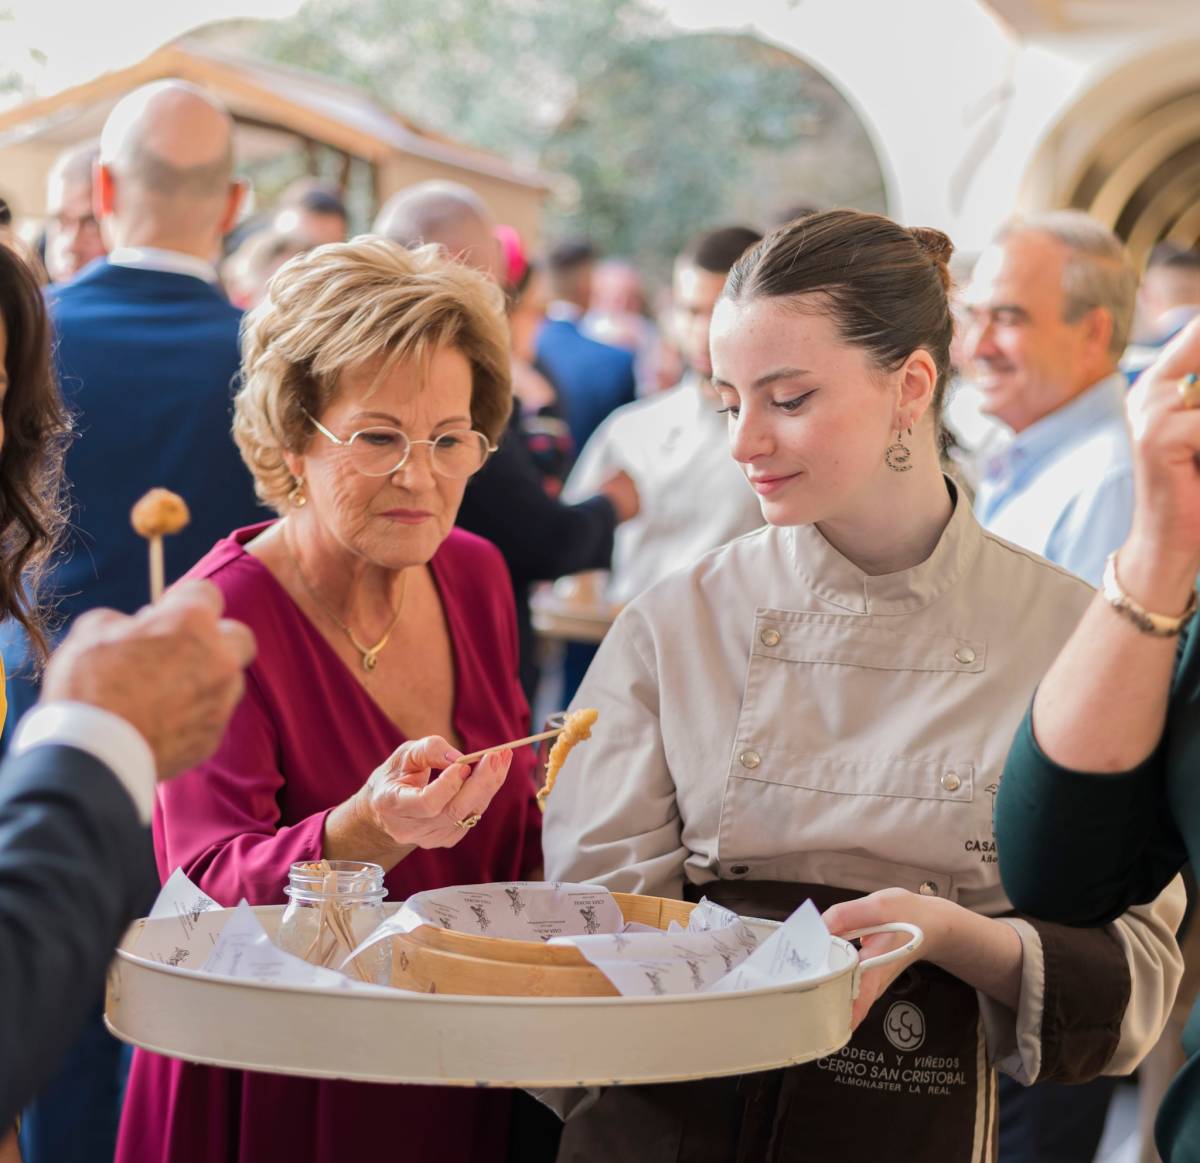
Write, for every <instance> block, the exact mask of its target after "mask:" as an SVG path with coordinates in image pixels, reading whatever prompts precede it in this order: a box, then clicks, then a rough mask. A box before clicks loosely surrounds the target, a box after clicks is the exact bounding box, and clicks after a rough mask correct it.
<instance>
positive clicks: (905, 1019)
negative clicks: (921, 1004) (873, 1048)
mask: <svg viewBox="0 0 1200 1163" xmlns="http://www.w3.org/2000/svg"><path fill="white" fill-rule="evenodd" d="M883 1032H884V1034H885V1035H886V1037H887V1040H888V1041H889V1042H891V1044H892V1045H893V1046H895V1047H896V1049H897V1050H904V1051H906V1052H908V1051H912V1050H918V1049H920V1047H921V1043H922V1042H924V1041H925V1015H924V1014H923V1013H921V1011H920V1010H919V1009H917V1007H916V1006H915V1005H913V1004H912V1002H907V1001H897V1002H893V1003H892V1005H891V1008H890V1009H889V1010H888V1012H887V1016H886V1017H885V1018H884V1019H883Z"/></svg>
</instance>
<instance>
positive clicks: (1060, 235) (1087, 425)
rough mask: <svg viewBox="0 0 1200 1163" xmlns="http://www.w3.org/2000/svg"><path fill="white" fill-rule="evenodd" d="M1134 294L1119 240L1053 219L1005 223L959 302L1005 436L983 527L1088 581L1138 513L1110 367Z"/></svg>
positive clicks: (984, 503) (1065, 217) (1119, 385)
mask: <svg viewBox="0 0 1200 1163" xmlns="http://www.w3.org/2000/svg"><path fill="white" fill-rule="evenodd" d="M1136 290H1137V276H1136V274H1135V272H1134V269H1133V266H1132V264H1131V263H1130V261H1129V258H1128V256H1127V255H1126V253H1125V249H1124V247H1123V246H1122V245H1121V242H1120V240H1119V239H1118V238H1117V237H1116V235H1114V234H1113V233H1112V232H1111V231H1109V230H1108V229H1106V228H1105V227H1103V226H1101V225H1100V223H1098V222H1096V221H1095V220H1094V219H1091V218H1089V217H1088V216H1087V215H1086V214H1083V213H1082V212H1080V211H1075V210H1061V211H1055V212H1053V213H1049V214H1042V215H1038V216H1037V217H1031V218H1026V219H1021V220H1016V221H1014V222H1012V223H1010V224H1009V225H1007V226H1006V227H1005V228H1004V229H1003V230H1002V231H1001V233H1000V234H999V235H998V236H997V238H996V239H995V241H994V242H993V243H992V245H991V246H989V247H988V249H987V250H985V251H984V252H983V254H982V255H981V256H980V259H979V262H978V264H977V265H976V268H975V272H974V275H973V277H972V279H971V284H970V286H969V287H968V289H967V292H966V295H965V302H966V307H967V311H968V319H969V322H968V327H967V332H966V335H965V336H964V341H965V342H964V348H965V353H966V356H967V359H968V361H969V363H970V373H971V377H972V379H973V380H974V381H975V382H976V384H977V386H978V387H979V389H980V390H981V392H982V396H983V411H984V412H985V413H987V414H989V415H991V416H994V417H995V418H996V419H997V420H999V421H1001V422H1002V423H1003V424H1004V425H1005V426H1006V427H1007V428H1008V429H1009V430H1010V431H1011V433H1012V436H1011V439H1009V440H1008V441H1006V442H1003V443H1002V445H1001V446H1000V447H999V448H997V449H996V450H995V451H994V452H992V453H991V454H990V455H988V456H985V458H984V460H983V463H982V466H981V467H982V475H981V479H980V482H979V489H978V492H977V494H976V497H975V509H976V513H977V514H978V516H979V520H980V522H981V523H982V524H983V526H984V527H985V528H986V529H988V530H989V531H990V532H993V533H995V534H997V535H998V536H1000V537H1003V538H1005V539H1006V540H1009V541H1012V542H1015V543H1016V544H1018V545H1021V546H1024V547H1025V548H1027V549H1032V550H1033V551H1034V552H1036V553H1040V554H1041V555H1042V556H1043V557H1046V558H1049V560H1050V561H1053V562H1055V563H1057V564H1058V565H1061V566H1063V567H1064V568H1065V569H1069V570H1070V571H1071V572H1072V573H1075V574H1078V575H1079V576H1080V577H1082V578H1084V579H1086V580H1087V581H1089V582H1091V583H1092V584H1093V585H1099V584H1100V579H1101V577H1102V575H1103V573H1104V563H1105V559H1106V558H1107V557H1108V555H1109V554H1110V553H1111V552H1112V551H1113V550H1115V549H1116V548H1117V547H1118V546H1119V545H1120V544H1121V542H1122V541H1123V540H1124V539H1125V535H1126V533H1127V532H1128V531H1129V525H1130V522H1131V520H1132V517H1133V468H1132V457H1131V449H1130V441H1129V434H1128V431H1127V428H1126V424H1125V383H1126V381H1125V377H1124V376H1123V375H1122V374H1121V373H1120V371H1119V369H1118V366H1117V361H1118V360H1119V359H1120V357H1121V353H1122V351H1123V350H1124V348H1125V344H1126V342H1127V341H1128V338H1129V329H1130V326H1131V325H1132V322H1133V307H1134V296H1135V294H1136Z"/></svg>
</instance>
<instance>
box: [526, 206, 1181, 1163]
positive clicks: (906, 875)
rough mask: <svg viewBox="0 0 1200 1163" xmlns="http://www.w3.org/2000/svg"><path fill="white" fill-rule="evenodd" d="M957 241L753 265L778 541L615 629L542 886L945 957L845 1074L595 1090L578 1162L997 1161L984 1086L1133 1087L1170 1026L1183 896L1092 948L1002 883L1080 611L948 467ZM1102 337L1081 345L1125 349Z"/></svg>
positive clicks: (899, 999)
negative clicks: (1014, 757)
mask: <svg viewBox="0 0 1200 1163" xmlns="http://www.w3.org/2000/svg"><path fill="white" fill-rule="evenodd" d="M951 249H952V247H951V243H950V240H949V239H948V238H947V237H946V236H945V235H944V234H942V233H940V232H939V231H936V230H926V229H907V228H905V227H902V226H899V225H898V224H896V223H894V222H892V221H891V220H889V219H887V218H884V217H881V216H878V215H872V214H862V213H858V212H855V211H849V210H838V211H831V212H828V213H823V214H817V215H813V216H811V217H808V218H805V219H802V220H800V221H797V222H794V223H790V224H788V225H787V226H784V227H782V228H781V229H780V230H778V231H776V232H775V233H774V234H772V235H770V236H768V237H767V238H766V239H764V240H763V242H762V243H760V244H759V245H758V246H757V247H755V248H754V249H753V250H751V251H750V252H748V253H747V254H746V255H745V256H744V257H743V258H742V260H741V261H740V262H739V263H738V264H737V266H735V267H734V269H733V270H732V271H731V273H730V275H729V279H728V281H727V283H726V285H725V290H724V293H723V296H722V298H721V300H720V302H719V303H718V305H717V308H716V311H715V313H714V316H713V323H712V339H711V342H712V357H713V370H714V375H713V383H714V386H715V387H716V388H717V389H718V391H719V393H720V397H721V405H720V406H721V408H722V411H724V413H725V415H726V418H727V421H728V425H729V442H730V450H731V453H732V455H733V457H734V459H735V460H736V461H737V462H738V464H739V465H740V466H741V468H742V470H743V472H744V474H745V476H746V478H747V481H748V484H747V486H746V487H748V488H753V489H754V490H755V491H756V492H757V493H758V494H759V498H760V501H761V504H762V509H763V514H764V516H765V518H766V520H767V522H768V524H767V525H766V526H765V527H764V528H763V529H761V530H759V531H756V532H754V533H750V534H747V535H746V536H744V537H742V538H739V539H738V540H736V541H733V542H731V543H729V544H728V545H726V546H724V547H722V548H721V549H718V550H716V551H714V552H712V553H710V554H708V555H706V556H705V557H703V558H701V559H700V560H699V561H698V562H696V564H695V565H693V566H691V567H690V568H688V569H685V570H683V571H681V572H679V573H676V574H674V575H673V576H671V577H669V578H667V579H666V580H665V581H663V582H661V583H660V584H659V585H657V586H655V587H653V588H652V589H651V590H649V591H648V592H647V593H645V594H644V595H642V596H641V597H639V598H638V599H637V600H635V601H634V602H633V603H631V604H630V606H628V607H627V608H626V610H625V611H624V612H623V613H622V615H621V616H620V618H619V619H618V620H617V622H616V623H615V624H614V626H613V629H612V631H611V632H610V633H609V635H608V636H607V638H606V639H605V641H604V643H603V645H602V646H601V649H600V652H599V654H598V655H597V657H596V660H595V662H594V663H593V664H592V667H591V669H590V671H589V672H588V675H587V678H586V679H585V681H584V683H583V686H582V687H581V689H580V691H579V694H578V697H577V700H576V703H577V705H579V706H589V707H596V708H598V709H599V712H600V716H599V721H598V723H597V725H596V727H595V730H594V741H593V742H590V743H589V744H588V745H587V746H586V747H581V748H579V749H578V750H577V751H576V752H575V753H574V754H573V755H572V757H571V762H570V764H569V765H568V767H567V770H566V771H565V772H564V774H563V776H562V778H561V779H560V780H559V781H558V784H557V786H556V788H555V791H554V794H553V795H552V796H551V797H550V800H549V802H548V806H547V812H546V819H545V833H544V848H545V855H546V873H547V877H548V878H552V879H562V880H574V881H593V882H595V881H598V882H601V883H604V884H606V885H608V886H609V887H610V888H612V889H617V890H623V891H628V892H638V893H649V894H655V895H660V896H668V897H681V896H686V897H689V898H691V899H699V897H700V896H701V895H706V896H708V897H709V898H710V899H716V900H719V901H721V902H722V903H724V904H726V905H728V906H730V907H732V908H735V909H737V910H738V911H740V912H743V913H746V914H749V915H755V916H775V917H782V916H786V915H787V914H788V913H790V912H791V911H792V909H794V908H795V907H797V906H798V905H799V904H800V903H802V902H803V901H804V900H805V899H806V898H809V897H811V898H812V899H813V900H815V901H816V903H817V904H818V906H820V907H821V908H822V909H824V910H826V912H825V919H826V922H827V924H828V925H829V927H830V929H831V930H832V931H833V932H835V933H838V932H848V931H850V930H852V929H856V928H859V927H862V926H867V925H873V924H876V923H878V922H881V921H895V920H903V921H911V922H913V923H915V924H917V925H919V926H920V927H921V928H922V929H923V930H924V932H925V942H924V944H923V946H922V947H921V949H920V951H919V953H917V954H915V955H914V957H913V958H911V959H909V961H907V962H901V963H898V964H897V963H893V964H891V965H889V966H887V967H886V968H883V969H880V970H877V971H874V972H872V973H871V974H868V975H867V977H866V978H865V979H864V982H863V987H862V992H861V994H860V997H859V999H858V1001H857V1003H856V1007H855V1020H856V1023H857V1029H856V1032H855V1035H854V1037H853V1039H852V1040H851V1042H850V1044H849V1045H848V1046H847V1047H846V1048H844V1049H843V1050H842V1051H840V1052H839V1053H838V1054H835V1055H832V1056H830V1057H828V1058H825V1059H822V1060H820V1061H818V1062H815V1063H810V1064H807V1065H803V1066H797V1067H793V1068H791V1069H788V1070H777V1071H769V1072H765V1073H761V1074H755V1075H747V1076H744V1077H742V1078H731V1079H712V1080H707V1081H703V1082H695V1083H676V1084H669V1085H662V1086H650V1087H617V1088H612V1089H609V1090H606V1091H603V1092H601V1093H600V1094H599V1095H592V1096H591V1097H590V1099H589V1100H588V1101H586V1102H583V1103H580V1104H579V1105H578V1106H576V1107H575V1108H574V1110H573V1111H572V1112H571V1113H570V1114H569V1115H568V1118H567V1122H566V1127H565V1133H564V1139H563V1147H562V1153H561V1154H560V1156H559V1159H560V1163H565V1161H571V1163H576V1161H585V1160H586V1161H591V1160H596V1161H600V1160H611V1159H613V1158H618V1157H620V1158H623V1159H626V1160H628V1161H636V1163H659V1161H663V1163H666V1161H668V1160H669V1161H670V1163H677V1161H679V1163H698V1161H701V1160H703V1161H708V1160H712V1161H713V1163H716V1161H718V1160H719V1161H722V1163H724V1161H727V1160H735V1159H736V1160H742V1159H745V1160H755V1161H756V1163H757V1161H759V1160H790V1159H799V1158H804V1159H812V1160H824V1159H833V1158H840V1159H858V1158H867V1157H869V1156H868V1152H870V1153H871V1155H872V1156H873V1155H874V1154H875V1153H877V1152H879V1151H881V1150H886V1148H887V1143H888V1142H889V1141H890V1142H891V1143H892V1144H893V1146H894V1147H895V1149H896V1150H897V1151H898V1152H899V1155H898V1157H903V1158H908V1159H922V1160H925V1159H930V1160H932V1159H937V1160H938V1161H939V1163H959V1161H962V1163H967V1161H971V1163H974V1161H981V1160H991V1159H993V1158H995V1142H996V1131H997V1125H998V1120H997V1111H996V1098H995V1095H996V1080H995V1069H996V1068H999V1069H1001V1070H1004V1071H1005V1072H1006V1073H1008V1074H1010V1075H1012V1076H1014V1077H1015V1078H1017V1079H1018V1080H1019V1081H1021V1082H1025V1083H1034V1082H1037V1081H1043V1080H1051V1079H1052V1080H1057V1081H1083V1080H1085V1079H1088V1078H1091V1077H1094V1076H1095V1075H1097V1074H1100V1073H1111V1074H1122V1073H1128V1072H1129V1071H1130V1070H1132V1069H1133V1068H1134V1066H1136V1064H1137V1062H1138V1061H1139V1060H1140V1058H1141V1057H1142V1056H1143V1055H1144V1054H1145V1053H1146V1052H1147V1051H1148V1050H1149V1049H1150V1048H1151V1046H1152V1045H1153V1044H1154V1041H1155V1039H1156V1037H1157V1035H1158V1032H1159V1030H1160V1028H1161V1026H1162V1024H1163V1022H1164V1021H1165V1019H1166V1016H1167V1014H1168V1011H1169V1009H1170V1005H1171V1001H1172V999H1173V997H1174V993H1175V989H1176V987H1177V984H1178V980H1179V975H1180V972H1181V960H1180V956H1179V951H1178V947H1177V945H1176V943H1175V938H1174V933H1175V928H1176V926H1177V924H1178V922H1179V920H1180V918H1181V916H1182V910H1183V904H1184V897H1183V890H1182V885H1181V884H1180V883H1178V882H1176V883H1175V884H1173V885H1172V886H1171V887H1170V888H1168V889H1167V891H1166V892H1164V893H1163V894H1162V896H1161V897H1159V898H1158V899H1157V900H1156V901H1154V902H1153V903H1152V904H1150V905H1146V906H1139V907H1135V908H1131V909H1130V910H1129V911H1128V912H1126V913H1124V914H1123V915H1122V916H1120V917H1119V918H1118V919H1117V920H1115V921H1114V922H1112V923H1111V924H1109V925H1108V926H1105V927H1103V928H1099V929H1092V930H1083V929H1073V928H1069V927H1066V926H1061V925H1053V924H1047V923H1044V922H1041V921H1034V920H1031V919H1029V918H1025V917H1020V916H1016V915H1014V914H1013V911H1012V909H1011V906H1010V904H1009V902H1008V901H1007V900H1006V899H1005V896H1004V891H1003V888H1002V886H1001V884H1000V877H999V874H998V868H997V864H996V854H995V837H994V834H993V831H992V810H993V804H994V800H995V793H996V790H997V786H998V781H999V778H1000V774H1001V771H1002V770H1003V766H1004V759H1005V756H1006V754H1007V752H1008V748H1009V744H1010V743H1011V741H1012V738H1013V735H1014V732H1015V731H1016V728H1017V726H1018V724H1019V723H1020V721H1021V718H1022V716H1023V714H1024V712H1025V709H1026V707H1027V706H1028V703H1029V699H1030V696H1031V694H1032V692H1033V690H1034V688H1035V686H1036V684H1037V682H1038V680H1039V678H1040V677H1041V676H1042V674H1043V673H1044V672H1045V671H1046V669H1047V668H1048V666H1049V664H1050V663H1051V662H1052V661H1053V659H1054V657H1055V656H1056V654H1057V653H1058V651H1059V649H1060V648H1061V647H1062V645H1063V644H1064V642H1065V641H1066V639H1067V638H1068V637H1069V635H1070V633H1071V631H1072V629H1073V628H1074V626H1075V624H1076V622H1077V621H1078V619H1079V617H1080V615H1081V614H1082V612H1083V610H1084V608H1085V606H1086V605H1087V604H1088V602H1089V600H1090V597H1091V593H1092V591H1091V588H1090V587H1089V586H1088V585H1087V584H1086V583H1084V582H1083V581H1080V580H1079V579H1077V578H1075V577H1073V576H1072V575H1070V574H1068V573H1066V572H1065V571H1064V570H1062V569H1059V568H1058V567H1056V566H1054V565H1051V564H1050V563H1048V562H1046V561H1044V560H1043V559H1041V558H1039V557H1037V556H1036V555H1034V554H1031V553H1029V552H1027V551H1025V550H1023V549H1020V548H1018V547H1016V546H1013V545H1010V544H1008V543H1007V542H1004V541H1001V540H1000V539H998V538H996V537H993V536H991V535H990V534H988V533H985V532H984V531H983V530H982V529H981V528H980V526H979V524H978V523H977V521H976V520H975V517H974V516H973V514H972V512H971V507H970V503H969V501H968V499H967V498H966V497H965V496H964V495H963V494H962V493H961V492H960V490H959V489H958V488H957V486H956V485H955V484H954V483H953V482H952V481H951V480H950V479H949V478H947V477H946V476H944V475H943V473H942V470H941V463H940V456H939V441H940V429H939V412H940V409H941V405H942V398H943V395H944V391H945V385H946V382H947V378H948V371H949V347H950V341H951V336H952V331H953V323H952V321H951V315H950V309H949V305H948V302H947V291H948V288H949V286H950V276H949V273H948V269H947V261H948V259H949V256H950V253H951ZM1089 314H1090V315H1091V316H1092V317H1091V318H1090V319H1089V320H1088V321H1087V325H1086V326H1084V327H1082V328H1080V329H1079V331H1078V335H1077V341H1078V342H1081V343H1085V342H1086V343H1101V344H1103V343H1106V342H1107V334H1106V332H1105V329H1104V321H1103V318H1102V317H1101V316H1102V309H1100V308H1097V309H1096V311H1095V312H1091V313H1089ZM1014 324H1015V325H1018V326H1019V320H1017V319H1014ZM1075 334H1076V333H1075V332H1072V335H1075ZM896 940H897V939H896V938H894V937H893V936H891V935H884V936H876V937H872V938H868V939H867V941H866V942H864V945H865V947H866V949H867V951H869V952H877V951H879V950H880V949H882V948H887V947H890V946H891V945H892V944H894V943H896ZM917 958H919V959H920V960H919V961H918V960H917Z"/></svg>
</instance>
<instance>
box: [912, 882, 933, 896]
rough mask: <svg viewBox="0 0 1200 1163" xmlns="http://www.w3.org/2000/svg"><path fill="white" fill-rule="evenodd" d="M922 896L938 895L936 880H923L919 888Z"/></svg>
mask: <svg viewBox="0 0 1200 1163" xmlns="http://www.w3.org/2000/svg"><path fill="white" fill-rule="evenodd" d="M917 891H918V892H919V893H920V894H921V895H922V896H937V894H938V886H937V881H936V880H923V881H921V887H920V888H919V889H918V890H917Z"/></svg>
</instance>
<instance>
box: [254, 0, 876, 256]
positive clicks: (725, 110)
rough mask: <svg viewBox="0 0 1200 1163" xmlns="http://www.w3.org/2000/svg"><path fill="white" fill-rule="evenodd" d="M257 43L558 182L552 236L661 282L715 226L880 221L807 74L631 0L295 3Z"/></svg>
mask: <svg viewBox="0 0 1200 1163" xmlns="http://www.w3.org/2000/svg"><path fill="white" fill-rule="evenodd" d="M254 47H255V49H256V51H258V52H260V53H262V54H263V55H265V56H267V57H268V58H271V59H274V60H277V61H280V62H282V63H287V64H292V65H297V66H301V67H304V68H307V69H311V70H314V71H316V72H319V73H323V74H326V75H329V76H334V77H338V78H341V79H343V80H347V81H350V82H352V83H354V84H357V85H359V86H362V87H364V88H366V89H367V90H369V91H370V92H372V93H373V94H374V95H375V96H377V97H378V98H379V99H380V100H382V101H383V102H385V103H386V104H388V105H390V106H391V107H393V108H395V109H396V110H398V111H400V112H401V113H402V114H404V115H406V116H408V117H411V118H412V119H413V120H414V121H416V122H417V123H418V124H420V125H421V126H422V127H424V128H427V129H430V130H433V131H435V132H440V133H444V134H447V135H450V136H453V137H455V138H457V139H459V140H462V141H464V142H468V143H470V144H473V145H477V146H480V147H482V148H485V149H489V150H493V151H495V152H498V153H501V154H504V155H506V156H509V157H511V158H514V159H516V160H520V161H524V162H528V163H534V164H537V165H540V166H541V167H543V168H544V169H546V170H547V171H550V172H552V173H558V174H562V175H565V176H566V178H567V182H566V184H565V186H564V192H563V193H561V194H560V196H559V197H558V198H556V199H555V201H554V203H553V205H552V206H551V208H550V218H551V223H550V224H551V229H552V231H553V232H554V233H556V234H563V233H567V232H570V233H579V234H586V235H588V236H589V237H591V238H592V239H594V240H595V241H596V242H597V243H598V244H599V245H600V246H601V247H602V248H603V249H605V250H607V251H609V252H610V253H621V254H627V255H634V256H637V257H638V259H639V260H640V261H642V262H644V263H646V264H647V265H649V266H651V267H653V268H657V269H658V270H660V271H661V270H662V269H663V267H664V265H665V263H666V262H667V261H669V258H670V256H671V255H672V254H673V253H674V252H675V251H676V250H677V248H678V247H679V245H680V244H681V243H682V242H683V241H684V240H685V239H686V238H687V237H688V236H689V235H690V234H692V233H694V232H695V230H697V229H698V228H702V227H704V226H707V225H711V224H713V223H714V222H716V221H718V220H723V221H728V220H732V219H744V220H749V221H750V222H751V223H754V222H757V223H758V224H760V225H763V224H766V223H767V221H768V220H769V219H770V218H771V217H772V216H773V215H774V214H775V213H776V212H777V211H778V210H779V209H780V208H782V207H783V206H784V205H787V204H792V203H795V202H797V201H802V200H805V199H806V198H807V199H810V200H817V201H821V202H855V203H856V204H859V205H864V206H868V207H871V208H882V189H881V182H880V177H879V170H878V165H877V163H876V162H875V159H874V156H873V154H872V153H871V149H870V146H869V144H868V143H867V141H866V137H865V135H864V134H863V132H862V129H861V126H858V125H857V122H856V121H855V120H854V118H853V116H852V115H849V111H848V109H847V108H846V107H845V105H844V102H841V99H840V98H838V97H837V96H836V94H834V92H833V90H832V89H831V88H830V86H829V85H828V84H827V83H826V82H824V81H823V80H822V79H821V78H820V77H819V76H818V75H817V74H815V73H814V72H813V71H812V70H811V69H810V68H808V67H807V66H805V65H803V64H802V63H801V62H799V61H798V60H796V59H795V58H794V57H792V56H790V55H789V54H787V53H785V52H783V51H782V50H779V49H775V48H772V47H770V46H767V45H765V44H762V43H761V42H758V41H756V40H754V39H752V38H749V37H741V36H717V35H699V36H697V35H687V36H685V35H679V34H675V33H674V32H673V31H672V30H671V29H669V28H668V27H666V26H664V25H663V23H662V22H661V21H660V20H659V19H658V18H657V16H655V15H654V13H652V12H651V10H650V9H649V8H647V7H646V6H645V5H644V4H643V2H642V0H589V2H588V3H586V4H579V3H575V2H573V0H353V2H351V0H310V2H309V3H308V4H307V5H306V6H305V7H304V8H303V9H301V11H300V12H299V14H298V15H297V16H296V17H294V18H293V19H291V20H289V21H283V22H279V23H277V24H273V25H270V26H267V27H266V28H265V29H264V32H263V34H262V36H261V38H260V39H259V40H258V42H257V44H256V45H255V46H254ZM831 151H832V154H833V155H834V157H835V166H836V167H839V168H840V172H834V173H831V172H830V171H829V165H828V162H829V155H830V152H831Z"/></svg>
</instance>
